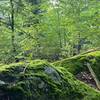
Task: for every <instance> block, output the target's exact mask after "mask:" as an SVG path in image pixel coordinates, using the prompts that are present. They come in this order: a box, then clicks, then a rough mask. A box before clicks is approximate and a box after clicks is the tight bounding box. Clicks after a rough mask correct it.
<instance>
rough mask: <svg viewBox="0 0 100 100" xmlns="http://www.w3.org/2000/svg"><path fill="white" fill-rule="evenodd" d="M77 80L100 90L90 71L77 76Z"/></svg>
mask: <svg viewBox="0 0 100 100" xmlns="http://www.w3.org/2000/svg"><path fill="white" fill-rule="evenodd" d="M76 78H77V79H78V80H80V81H82V82H84V83H86V84H87V85H89V86H91V87H93V88H95V89H98V88H97V85H96V83H95V81H94V79H93V77H92V75H91V73H90V72H89V71H83V72H80V73H78V74H77V75H76Z"/></svg>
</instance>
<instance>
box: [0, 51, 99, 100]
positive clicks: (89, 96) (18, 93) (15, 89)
mask: <svg viewBox="0 0 100 100" xmlns="http://www.w3.org/2000/svg"><path fill="white" fill-rule="evenodd" d="M99 56H100V52H95V53H93V54H88V55H82V56H77V57H73V58H71V59H65V60H63V61H60V62H56V63H55V64H49V63H48V62H47V61H42V60H35V61H27V62H19V63H14V64H10V65H0V66H1V67H0V100H99V99H100V92H99V91H97V90H95V89H93V88H91V87H89V86H88V85H86V84H84V83H83V82H81V81H79V80H77V79H76V78H75V76H74V74H75V73H77V72H79V71H81V70H86V67H84V66H85V65H84V61H89V62H90V63H91V64H92V65H95V66H93V67H94V70H95V71H97V73H98V74H99V71H98V68H100V67H99V61H100V57H99ZM90 58H91V59H90ZM97 67H98V68H97ZM98 74H97V75H98ZM98 78H99V75H98Z"/></svg>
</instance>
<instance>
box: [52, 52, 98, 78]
mask: <svg viewBox="0 0 100 100" xmlns="http://www.w3.org/2000/svg"><path fill="white" fill-rule="evenodd" d="M87 62H88V63H90V65H91V67H92V68H93V70H94V72H95V73H96V75H97V77H98V79H99V80H100V51H95V52H91V53H87V54H83V55H78V56H74V57H72V58H69V59H64V60H62V61H58V62H55V63H53V64H54V65H55V66H57V67H58V66H61V67H64V68H66V69H67V70H68V71H69V72H71V73H72V74H74V75H75V74H77V73H79V72H81V71H85V70H88V69H87V66H86V63H87Z"/></svg>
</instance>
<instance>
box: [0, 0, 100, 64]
mask: <svg viewBox="0 0 100 100" xmlns="http://www.w3.org/2000/svg"><path fill="white" fill-rule="evenodd" d="M99 11H100V2H99V0H0V53H1V54H0V60H1V61H3V62H7V61H8V60H9V59H10V60H11V61H8V62H12V61H14V60H15V58H17V57H18V58H23V56H24V57H26V58H27V59H47V60H49V61H54V60H59V59H63V58H65V57H71V56H73V55H77V54H80V53H82V52H85V51H86V50H90V49H94V48H98V47H99V46H100V41H99V38H100V26H99V25H100V20H99V18H100V14H99ZM8 62H7V63H8Z"/></svg>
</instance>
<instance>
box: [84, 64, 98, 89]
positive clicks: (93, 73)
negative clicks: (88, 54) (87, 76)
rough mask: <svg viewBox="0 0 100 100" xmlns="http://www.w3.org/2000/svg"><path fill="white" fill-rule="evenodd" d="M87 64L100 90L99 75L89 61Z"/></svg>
mask: <svg viewBox="0 0 100 100" xmlns="http://www.w3.org/2000/svg"><path fill="white" fill-rule="evenodd" d="M86 65H87V67H88V69H89V71H90V73H91V75H92V77H93V79H94V81H95V83H96V85H97V88H98V89H99V90H100V82H99V80H98V79H97V77H96V75H95V72H94V71H93V69H92V67H91V65H90V64H89V63H87V64H86Z"/></svg>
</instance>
